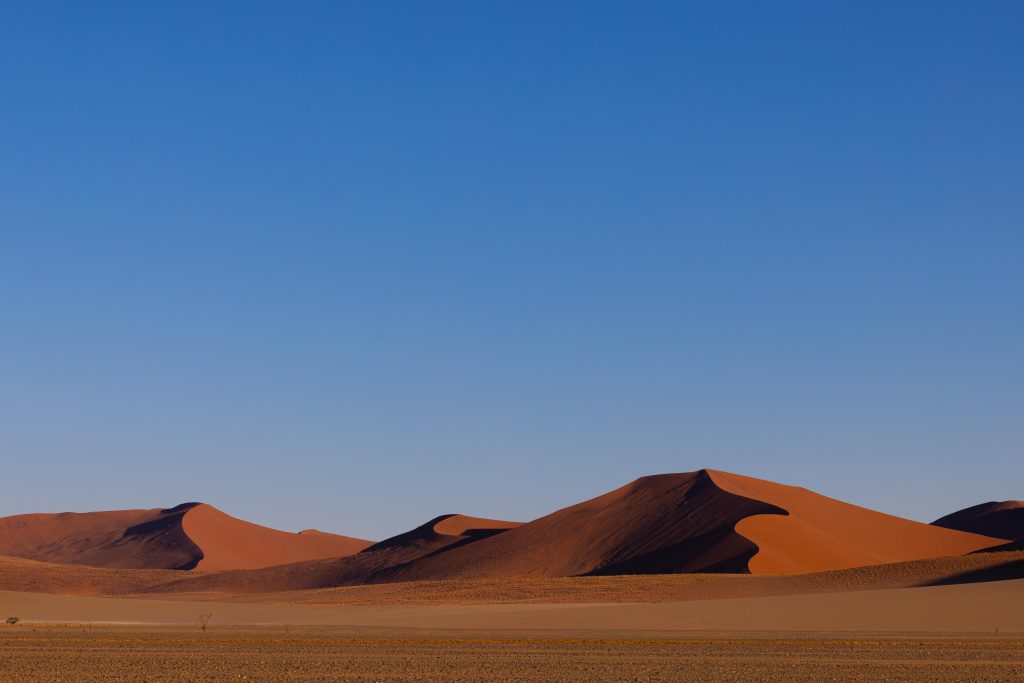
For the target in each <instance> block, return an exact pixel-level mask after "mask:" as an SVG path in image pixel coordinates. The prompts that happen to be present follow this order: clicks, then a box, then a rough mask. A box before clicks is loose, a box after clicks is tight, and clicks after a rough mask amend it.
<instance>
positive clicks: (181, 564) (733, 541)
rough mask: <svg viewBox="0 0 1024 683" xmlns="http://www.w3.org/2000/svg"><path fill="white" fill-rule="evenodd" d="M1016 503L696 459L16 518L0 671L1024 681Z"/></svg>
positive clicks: (6, 541) (83, 675) (4, 546)
mask: <svg viewBox="0 0 1024 683" xmlns="http://www.w3.org/2000/svg"><path fill="white" fill-rule="evenodd" d="M1021 509H1024V505H1022V504H1018V503H1016V502H1014V501H1007V502H1002V503H993V504H982V505H979V506H975V508H969V509H967V510H964V511H959V512H956V513H953V514H951V515H949V516H947V517H943V518H942V519H940V520H936V523H934V524H922V523H918V522H913V521H911V520H906V519H901V518H898V517H893V516H891V515H885V514H883V513H880V512H876V511H872V510H867V509H865V508H860V507H857V506H854V505H850V504H848V503H844V502H841V501H835V500H833V499H830V498H827V497H825V496H821V495H819V494H816V493H813V492H810V491H807V490H806V489H800V488H797V487H790V486H783V485H780V484H774V483H772V482H765V481H762V480H756V479H751V478H748V477H741V476H740V475H733V474H728V473H721V472H717V471H711V470H701V471H699V472H693V473H685V474H679V475H659V476H656V477H645V478H642V479H639V480H637V481H636V482H632V483H630V484H627V485H626V486H624V487H622V488H620V489H616V490H615V491H611V492H609V493H607V494H604V495H601V496H598V497H596V498H594V499H591V500H588V501H584V502H583V503H578V504H576V505H571V506H569V507H567V508H563V509H562V510H558V511H555V512H553V513H551V514H550V515H546V516H544V517H541V518H539V519H537V520H533V521H531V522H526V523H518V522H511V521H501V520H491V519H487V518H482V517H471V516H465V515H451V514H448V515H442V516H440V517H437V518H435V519H433V520H430V521H429V522H427V523H424V524H422V525H420V526H418V527H415V528H413V529H412V530H410V531H408V532H405V533H402V534H399V535H397V536H394V537H392V538H389V539H385V540H383V541H380V542H377V543H373V542H371V541H364V540H361V539H355V538H351V537H346V536H338V535H335V534H329V533H325V532H319V531H314V530H306V531H303V532H300V533H296V534H290V533H288V532H282V531H277V530H273V529H267V528H265V527H260V526H258V525H253V524H250V523H248V522H244V521H242V520H237V519H235V518H232V517H230V516H229V515H226V514H224V513H222V512H220V511H219V510H216V508H212V507H210V506H204V505H200V504H192V503H190V504H184V505H179V506H176V507H173V508H166V509H154V510H134V511H115V512H103V513H56V514H37V513H34V514H29V515H16V516H14V517H7V518H0V618H7V617H10V619H9V621H10V622H11V623H8V624H5V625H3V626H2V627H0V679H2V680H5V681H6V680H11V681H50V680H67V681H92V680H95V681H100V680H103V681H105V680H152V681H160V680H209V681H220V680H396V681H397V680H436V681H489V680H523V681H534V680H536V681H590V680H652V681H670V680H671V681H674V680H702V681H705V680H751V681H778V680H807V681H811V680H815V681H817V680H838V681H842V680H850V681H860V680H905V681H928V680H935V681H940V680H941V681H945V680H961V681H987V680H991V681H1013V680H1022V679H1024V549H1021V548H1020V539H1021V534H1024V531H1022V530H1021V529H1020V526H1019V523H1018V522H1019V520H1020V510H1021ZM986 532H987V534H991V535H987V534H986Z"/></svg>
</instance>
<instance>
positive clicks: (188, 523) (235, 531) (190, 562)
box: [0, 503, 370, 570]
mask: <svg viewBox="0 0 1024 683" xmlns="http://www.w3.org/2000/svg"><path fill="white" fill-rule="evenodd" d="M369 544H370V542H369V541H362V540H359V539H354V538H348V537H346V536H337V535H334V534H323V533H308V532H303V533H301V534H292V533H287V532H284V531H277V530H275V529H269V528H267V527H263V526H259V525H257V524H251V523H249V522H244V521H242V520H240V519H235V518H234V517H230V516H228V515H226V514H224V513H223V512H221V511H220V510H217V509H216V508H214V507H211V506H209V505H204V504H201V503H184V504H182V505H178V506H176V507H173V508H168V509H153V510H118V511H112V512H84V513H75V512H63V513H58V514H28V515H15V516H12V517H4V518H0V555H8V556H13V557H21V558H26V559H32V560H40V561H45V562H58V563H65V564H82V565H89V566H93V567H107V568H120V569H196V568H199V569H209V570H215V569H240V568H258V567H266V566H270V565H275V564H282V563H287V562H298V561H301V560H310V559H315V558H323V557H336V556H340V555H348V554H351V553H355V552H358V551H359V550H361V549H363V548H365V547H366V546H368V545H369Z"/></svg>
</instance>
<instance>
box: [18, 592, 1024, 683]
mask: <svg viewBox="0 0 1024 683" xmlns="http://www.w3.org/2000/svg"><path fill="white" fill-rule="evenodd" d="M616 581H619V582H621V581H623V579H621V578H620V579H616ZM579 583H580V585H581V586H583V587H584V588H582V589H581V588H577V589H576V592H575V593H574V592H572V591H569V594H571V595H573V596H575V597H576V598H577V599H583V598H585V597H586V596H590V600H588V601H586V602H557V601H555V600H554V593H552V601H551V602H547V603H543V602H536V600H539V599H542V598H543V591H544V590H547V591H555V592H556V593H558V594H560V595H564V592H565V591H564V589H565V586H563V585H562V583H561V582H554V583H545V582H540V583H538V582H526V583H524V586H526V588H524V587H519V591H520V593H523V594H525V595H527V597H528V601H527V602H524V603H521V604H454V603H455V602H456V601H457V600H458V598H459V594H458V593H455V594H452V595H450V600H451V601H452V602H451V603H449V604H445V603H443V602H439V601H436V600H435V601H433V602H431V603H429V604H386V605H366V604H343V603H342V604H339V603H337V602H335V601H334V600H333V597H334V596H333V594H330V593H328V594H327V595H326V596H325V595H324V594H323V593H322V592H318V593H313V594H312V595H313V599H312V600H311V601H310V600H305V601H302V600H301V598H309V597H310V596H309V595H297V594H277V595H254V596H233V597H230V598H229V599H225V598H224V597H223V596H220V597H219V598H218V597H217V596H187V595H175V596H173V598H169V599H168V598H163V599H152V596H145V597H141V596H135V597H81V596H67V595H51V594H43V593H24V592H11V591H0V617H5V616H17V617H19V618H20V619H21V621H20V622H19V623H18V624H16V625H13V626H7V625H3V626H0V680H4V681H7V680H10V681H33V680H47V681H49V680H69V681H70V680H73V681H88V680H149V681H159V680H288V679H291V680H310V679H315V680H396V681H398V680H437V681H486V680H520V681H532V680H544V681H589V680H655V681H656V680H666V681H667V680H702V681H706V680H750V681H772V680H775V681H777V680H839V681H845V680H851V681H857V680H880V679H885V680H906V681H927V680H937V681H938V680H942V681H948V680H962V681H983V680H992V681H1009V680H1024V610H1021V608H1020V607H1021V605H1024V580H1008V581H990V582H985V583H970V584H956V585H946V586H929V587H923V588H895V589H887V590H852V591H843V592H819V593H803V594H792V595H770V596H760V597H742V598H719V599H689V600H684V601H671V602H632V603H630V602H618V603H607V602H594V601H593V600H594V599H597V598H599V597H600V596H601V595H602V592H601V591H597V592H594V591H593V586H594V585H597V586H602V587H606V586H605V584H606V583H608V582H607V581H599V582H597V583H596V584H595V583H593V582H590V583H587V582H579ZM609 585H618V584H609ZM637 585H638V586H646V585H647V584H645V583H643V582H639V583H638V584H637ZM684 585H685V584H684ZM619 587H620V588H621V586H619ZM506 588H509V587H508V586H506ZM484 589H487V590H489V588H487V585H486V584H484V585H483V588H481V587H480V586H478V587H477V588H476V592H473V593H472V594H471V598H472V600H470V601H469V602H471V603H472V602H473V601H474V600H476V599H477V598H479V597H480V593H479V591H480V590H484ZM367 590H369V589H367ZM380 590H381V591H382V595H392V594H393V593H392V592H393V591H394V587H393V586H391V587H381V588H380ZM538 591H540V592H538ZM513 592H514V591H513ZM359 596H360V597H359V600H360V601H361V600H363V599H367V598H370V597H371V596H370V595H369V594H367V593H366V591H365V590H364V591H360V592H359ZM581 596H582V597H581ZM325 597H326V598H330V599H329V600H326V601H325V600H324V598H325ZM463 597H465V595H463ZM403 599H405V598H403ZM201 614H209V615H212V617H211V618H210V621H209V627H208V630H207V631H201V630H200V628H199V626H198V620H199V615H201Z"/></svg>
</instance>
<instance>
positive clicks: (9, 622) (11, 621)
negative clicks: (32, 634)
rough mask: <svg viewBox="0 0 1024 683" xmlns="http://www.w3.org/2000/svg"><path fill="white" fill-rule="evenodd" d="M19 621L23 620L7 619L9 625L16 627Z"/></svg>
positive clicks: (16, 618)
mask: <svg viewBox="0 0 1024 683" xmlns="http://www.w3.org/2000/svg"><path fill="white" fill-rule="evenodd" d="M19 621H21V619H19V618H18V617H7V623H8V624H10V625H11V626H14V625H15V624H17V623H18V622H19Z"/></svg>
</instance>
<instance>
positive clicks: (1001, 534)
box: [932, 500, 1024, 548]
mask: <svg viewBox="0 0 1024 683" xmlns="http://www.w3.org/2000/svg"><path fill="white" fill-rule="evenodd" d="M932 524H934V525H935V526H940V527H945V528H947V529H957V530H959V531H968V532H970V533H972V534H982V535H983V536H994V537H995V538H1002V539H1005V540H1007V541H1015V542H1014V543H1009V544H1007V545H1006V547H1007V548H1019V547H1021V546H1022V544H1024V500H1006V501H1003V502H991V503H982V504H981V505H974V506H972V507H969V508H965V509H963V510H959V511H957V512H954V513H952V514H949V515H946V516H945V517H940V518H939V519H937V520H935V521H934V522H932Z"/></svg>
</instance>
